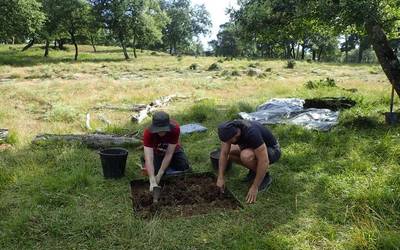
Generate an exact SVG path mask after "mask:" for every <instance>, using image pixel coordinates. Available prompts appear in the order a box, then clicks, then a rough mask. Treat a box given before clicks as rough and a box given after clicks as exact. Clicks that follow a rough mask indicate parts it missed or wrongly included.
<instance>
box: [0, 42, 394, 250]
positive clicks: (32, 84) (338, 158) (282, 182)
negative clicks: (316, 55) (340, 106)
mask: <svg viewBox="0 0 400 250" xmlns="http://www.w3.org/2000/svg"><path fill="white" fill-rule="evenodd" d="M21 47H22V46H11V47H10V46H0V96H1V105H0V128H8V129H10V131H11V136H10V138H9V143H11V144H12V147H11V148H6V149H3V150H2V151H0V249H31V248H42V249H400V168H399V162H400V144H399V142H400V137H399V133H400V129H399V128H391V127H388V126H387V125H385V123H384V117H383V115H382V113H383V112H386V111H387V110H388V108H389V102H390V98H389V97H390V85H389V83H388V81H387V79H386V77H385V76H384V74H383V72H382V70H381V69H380V67H379V66H378V65H338V64H327V63H307V62H297V64H296V66H295V68H294V69H287V68H285V66H286V62H285V61H278V60H269V61H268V60H267V61H266V60H245V59H243V60H232V61H225V62H222V63H220V65H221V67H222V70H220V71H207V68H208V67H209V65H211V64H212V63H214V62H217V61H218V60H219V59H220V58H212V57H207V58H204V57H199V58H195V57H186V56H184V57H181V58H177V57H172V56H169V55H167V54H162V53H157V54H156V55H154V53H153V55H152V54H151V52H149V51H144V52H142V53H139V57H138V58H137V59H133V60H130V61H125V60H123V55H122V52H121V51H120V50H119V49H118V48H110V47H100V48H99V52H98V53H92V52H91V51H90V47H88V46H87V47H86V46H81V50H82V51H81V54H80V58H79V61H78V62H74V61H72V57H73V50H72V48H70V51H67V52H64V51H53V50H52V51H50V58H48V59H44V58H43V57H42V54H43V51H42V50H41V49H40V48H39V47H34V48H33V49H31V50H28V51H27V52H19V50H20V48H21ZM193 63H197V64H198V65H199V68H198V69H197V70H189V66H190V65H191V64H193ZM250 64H253V65H252V66H255V67H256V68H258V69H259V70H260V72H262V73H261V74H260V76H258V77H257V76H254V77H250V76H247V75H246V70H247V69H248V66H249V65H250ZM232 72H235V73H234V74H233V75H236V76H232ZM327 77H329V78H332V79H334V80H335V82H336V84H337V86H338V87H332V88H328V87H321V88H315V89H307V88H305V87H304V84H305V83H306V82H307V81H309V80H320V79H325V78H327ZM354 88H355V89H357V90H358V91H357V92H355V93H353V92H351V91H348V89H354ZM170 94H179V95H183V96H187V97H189V98H188V99H180V100H177V101H176V102H173V103H172V104H171V105H169V106H168V107H166V108H165V110H166V111H168V112H169V113H170V114H171V116H172V117H173V118H175V119H176V120H177V121H178V122H180V123H181V124H183V123H187V122H201V123H202V124H203V125H205V126H206V127H208V128H209V131H208V132H207V133H205V134H194V135H190V136H183V137H182V144H183V146H184V148H185V149H186V152H187V153H188V156H189V160H190V162H191V164H192V166H193V169H194V170H195V171H196V172H203V171H208V170H210V163H209V158H208V153H209V152H210V151H211V150H212V149H214V148H216V147H217V146H218V143H219V142H218V139H217V136H216V126H217V124H219V123H220V122H222V121H225V120H228V119H232V118H235V117H236V114H237V113H238V112H239V111H251V110H253V109H254V108H255V107H256V106H257V105H258V104H261V103H263V102H265V101H266V100H268V99H270V98H273V97H301V98H308V97H324V96H346V97H350V98H352V99H354V100H356V101H357V105H356V107H354V108H352V109H350V110H346V111H343V112H342V113H341V115H340V123H339V125H338V126H337V127H335V128H334V129H333V130H332V131H330V132H317V131H309V130H305V129H303V128H301V127H295V126H286V125H276V126H271V129H272V131H273V132H274V133H275V134H276V135H277V137H278V138H279V141H280V144H281V147H282V150H283V156H282V158H281V160H280V161H279V162H278V163H276V164H274V165H273V167H272V168H271V171H272V176H273V178H274V182H273V185H272V186H271V188H270V189H269V190H268V191H267V192H266V193H260V194H259V195H258V202H257V203H256V204H254V205H244V209H242V210H240V211H233V212H226V213H210V214H208V215H203V216H196V217H193V218H176V219H168V220H166V219H161V218H155V219H153V220H151V221H146V220H142V219H139V218H138V217H137V216H135V214H134V213H133V211H132V205H131V201H130V198H129V181H130V180H132V179H134V178H138V177H140V173H139V167H138V166H137V164H136V163H137V162H138V161H139V156H140V154H141V151H140V149H130V155H129V158H128V165H127V172H126V177H124V178H122V179H120V180H116V181H110V180H104V179H103V177H102V171H101V166H100V161H99V157H98V155H97V152H96V151H94V150H90V149H87V148H85V147H83V146H79V145H49V146H44V147H38V146H32V145H31V144H30V141H31V140H32V138H33V137H34V136H35V135H36V134H39V133H86V132H93V131H88V130H87V129H86V128H85V114H86V113H87V112H88V111H89V110H90V109H91V108H92V107H94V106H96V105H100V104H106V103H109V104H115V105H123V104H133V103H148V102H150V101H152V100H154V99H156V98H158V97H161V96H166V95H170ZM395 105H396V106H397V107H398V105H399V102H398V101H396V103H395ZM91 116H92V118H93V119H92V126H93V127H94V129H98V130H101V131H104V132H109V133H117V134H129V133H132V132H135V131H142V129H143V127H144V126H146V124H148V122H149V121H148V120H147V121H146V122H145V123H144V124H141V125H135V124H132V123H131V122H130V113H129V112H111V111H96V112H94V111H91ZM100 116H105V117H107V118H108V119H109V120H111V121H112V125H111V126H105V125H104V124H103V123H102V122H101V121H100V118H99V117H100ZM245 174H246V171H244V170H243V169H242V168H240V167H238V166H235V167H234V169H233V171H232V172H230V173H229V174H228V176H227V184H228V187H229V188H230V189H231V190H232V191H233V192H234V193H235V195H236V196H237V197H238V198H239V199H240V200H241V201H242V202H244V198H245V195H246V193H247V187H246V186H244V185H243V184H242V183H241V182H240V179H241V178H242V177H243V176H244V175H245Z"/></svg>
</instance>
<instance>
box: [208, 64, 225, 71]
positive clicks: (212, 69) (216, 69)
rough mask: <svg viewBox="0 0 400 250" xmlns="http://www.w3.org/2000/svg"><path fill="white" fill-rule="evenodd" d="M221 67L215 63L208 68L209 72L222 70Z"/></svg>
mask: <svg viewBox="0 0 400 250" xmlns="http://www.w3.org/2000/svg"><path fill="white" fill-rule="evenodd" d="M221 69H222V68H221V66H219V64H218V63H213V64H211V65H210V67H208V71H218V70H221Z"/></svg>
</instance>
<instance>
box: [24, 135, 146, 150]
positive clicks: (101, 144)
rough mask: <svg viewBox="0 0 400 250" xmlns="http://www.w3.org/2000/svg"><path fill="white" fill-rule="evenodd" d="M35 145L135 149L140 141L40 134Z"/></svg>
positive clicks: (116, 137)
mask: <svg viewBox="0 0 400 250" xmlns="http://www.w3.org/2000/svg"><path fill="white" fill-rule="evenodd" d="M32 143H33V144H36V145H45V144H48V143H81V144H84V145H87V146H88V147H90V148H107V147H136V146H139V145H141V144H142V141H141V140H139V139H138V138H135V137H128V136H117V135H106V134H65V135H57V134H40V135H37V136H36V137H35V138H34V139H33V141H32Z"/></svg>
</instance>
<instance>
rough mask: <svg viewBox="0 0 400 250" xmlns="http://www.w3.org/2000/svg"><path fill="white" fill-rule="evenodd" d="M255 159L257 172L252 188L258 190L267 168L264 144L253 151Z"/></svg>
mask: <svg viewBox="0 0 400 250" xmlns="http://www.w3.org/2000/svg"><path fill="white" fill-rule="evenodd" d="M254 153H255V155H256V159H257V172H256V177H255V178H254V182H253V186H254V187H255V188H258V187H259V186H260V184H261V182H262V180H263V179H264V177H265V173H266V172H267V170H268V168H269V159H268V151H267V146H266V145H265V143H264V144H263V145H261V146H259V147H258V148H256V149H255V150H254Z"/></svg>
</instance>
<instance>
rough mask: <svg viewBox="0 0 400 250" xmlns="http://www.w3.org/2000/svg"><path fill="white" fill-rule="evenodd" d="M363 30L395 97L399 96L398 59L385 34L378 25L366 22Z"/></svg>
mask: <svg viewBox="0 0 400 250" xmlns="http://www.w3.org/2000/svg"><path fill="white" fill-rule="evenodd" d="M365 28H366V30H367V34H368V38H369V41H370V42H371V43H372V46H373V48H374V51H375V53H376V56H377V57H378V60H379V63H380V64H381V66H382V69H383V71H384V72H385V74H386V76H387V78H388V79H389V81H390V83H391V84H392V85H393V87H394V89H395V90H396V93H397V95H398V96H400V62H399V59H398V58H397V56H396V54H395V53H394V51H393V49H392V48H391V47H390V45H389V41H388V39H387V37H386V34H385V32H384V31H383V29H382V27H381V26H380V25H379V24H377V23H371V22H367V23H366V24H365Z"/></svg>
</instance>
